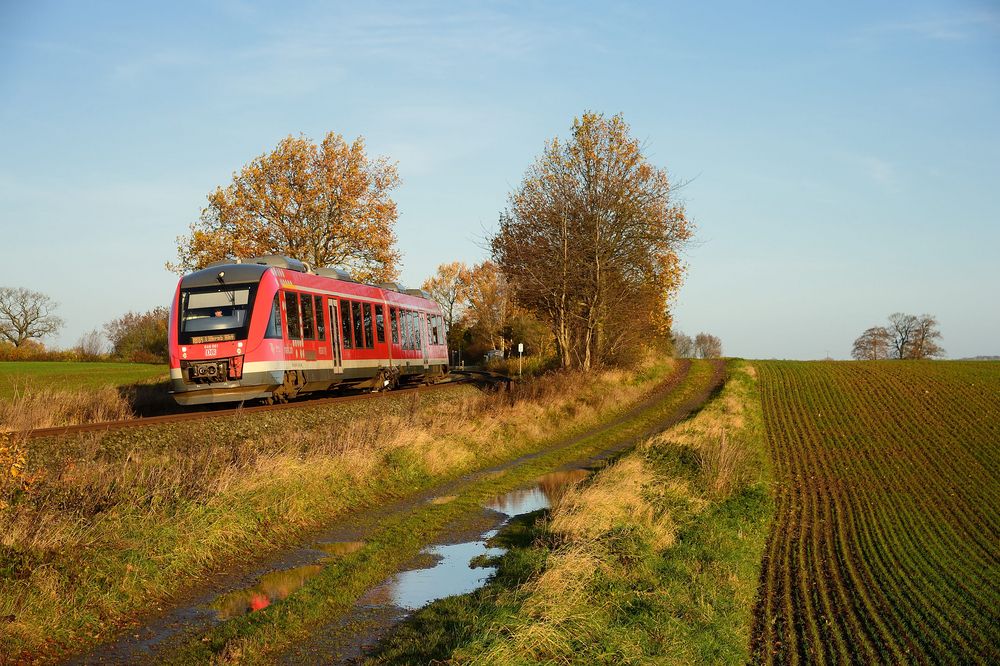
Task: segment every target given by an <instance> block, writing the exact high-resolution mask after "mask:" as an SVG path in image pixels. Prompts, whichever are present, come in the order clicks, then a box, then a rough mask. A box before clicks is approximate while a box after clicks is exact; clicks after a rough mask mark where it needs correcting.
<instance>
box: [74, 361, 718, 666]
mask: <svg viewBox="0 0 1000 666" xmlns="http://www.w3.org/2000/svg"><path fill="white" fill-rule="evenodd" d="M690 370H691V363H690V362H689V361H684V362H681V363H680V364H678V367H677V369H676V370H675V372H674V373H673V374H672V375H671V376H670V377H669V378H668V379H667V380H666V381H664V382H663V383H661V384H660V385H659V386H657V387H656V388H655V389H654V390H653V391H652V392H651V394H650V395H649V396H648V397H647V398H645V399H644V400H642V401H640V402H639V403H637V404H636V405H634V406H633V407H632V408H630V409H629V410H627V411H626V412H624V413H623V414H621V415H619V416H618V417H616V418H614V419H612V420H610V421H607V422H605V423H603V424H601V425H600V426H596V427H594V428H592V429H589V430H587V431H586V432H584V433H582V434H579V435H577V436H575V437H572V438H568V439H567V440H565V441H563V442H560V443H559V444H557V445H556V446H553V447H548V448H546V449H544V450H541V451H538V452H535V453H531V454H527V455H524V456H521V457H519V458H516V459H513V460H510V461H507V462H504V463H502V464H499V465H495V466H492V467H489V468H485V469H481V470H478V471H476V472H473V473H469V474H466V475H464V476H461V477H458V478H456V479H454V480H452V481H448V482H445V483H443V484H439V485H437V486H435V487H432V488H429V489H426V490H423V491H420V492H417V493H414V494H412V495H409V496H407V497H405V498H402V499H399V500H395V501H392V502H389V503H387V504H385V505H382V506H379V507H375V508H372V509H370V510H365V511H364V512H359V513H357V514H354V515H351V516H346V517H344V518H343V519H341V520H338V521H336V522H335V523H333V524H331V525H330V526H329V527H328V528H326V529H324V530H322V531H320V532H316V533H313V534H311V535H309V538H308V539H305V540H303V542H302V543H301V545H300V546H299V547H296V548H292V549H288V550H285V551H282V552H280V553H277V554H274V555H273V556H271V557H268V558H267V559H266V560H262V561H260V562H258V563H256V565H255V566H254V567H253V568H252V569H247V568H244V569H243V570H242V571H241V570H235V571H233V572H231V573H229V574H226V575H222V576H220V577H219V578H218V579H217V580H215V581H212V583H210V584H209V585H206V586H205V588H204V589H202V590H201V591H200V592H198V593H197V594H192V595H189V596H188V597H186V598H185V599H184V600H183V601H182V602H181V603H178V604H177V605H176V606H174V607H172V608H169V609H166V610H164V611H163V612H162V613H161V614H159V615H158V616H156V617H153V618H150V619H149V620H148V621H146V622H145V623H144V624H143V626H142V627H141V628H139V629H136V630H133V631H131V632H129V633H128V635H126V636H123V637H121V638H120V639H119V640H118V641H116V642H114V643H110V644H106V645H104V646H101V647H99V648H97V649H96V650H94V651H92V652H90V653H88V654H86V655H84V656H82V657H81V658H78V659H77V660H75V661H74V662H73V663H88V664H89V663H130V664H132V663H159V662H161V661H162V658H163V657H164V655H168V654H177V653H176V652H175V651H176V650H178V649H181V648H182V646H184V645H185V644H190V642H191V641H192V638H194V637H197V636H200V635H205V634H206V633H207V632H211V631H212V630H213V628H216V627H219V626H220V622H221V620H220V617H219V613H218V612H217V609H216V608H213V607H212V604H213V602H216V605H218V604H217V600H218V599H220V598H222V597H223V596H224V595H227V594H233V593H238V592H239V591H240V590H246V589H251V588H253V587H254V586H255V585H256V584H259V583H260V581H261V579H262V578H263V577H266V576H268V575H274V572H288V571H305V570H311V569H309V568H310V567H312V568H313V569H320V568H321V567H320V566H318V563H319V562H321V561H323V560H324V559H325V558H328V557H329V556H330V552H329V549H326V550H324V546H323V544H327V545H329V544H339V543H355V542H365V541H366V540H368V539H369V538H371V537H372V536H373V535H375V534H377V533H378V532H379V530H380V529H382V526H383V525H384V524H385V523H387V522H389V521H391V520H394V519H398V518H400V517H404V516H408V515H411V514H414V513H416V512H420V511H422V510H424V509H426V508H427V507H428V506H429V505H430V504H432V503H433V502H434V501H435V499H436V498H439V499H440V498H444V499H445V500H448V499H449V498H453V497H459V496H461V495H463V493H466V492H468V491H469V490H470V489H472V488H474V487H477V488H481V487H483V486H484V484H485V485H488V484H489V483H490V481H491V479H494V478H498V477H502V476H503V475H504V474H506V473H508V472H511V471H512V470H517V469H519V468H524V467H530V466H532V465H538V464H539V463H540V462H544V461H545V460H547V459H548V458H551V457H553V456H557V455H558V454H563V457H562V459H560V460H559V462H558V464H557V465H555V466H556V467H560V466H566V465H567V462H566V461H567V460H569V461H570V462H571V464H572V465H573V466H582V465H587V464H594V463H595V462H597V461H599V460H603V459H606V458H608V457H610V456H614V455H616V454H617V453H620V452H622V451H624V450H627V449H628V448H631V447H632V446H634V445H635V444H636V443H637V442H638V441H641V440H642V439H645V438H646V437H649V436H650V435H652V434H655V433H656V432H659V431H661V430H663V429H665V428H667V427H669V426H671V425H673V424H674V423H676V422H678V421H680V420H682V419H684V418H686V417H687V416H689V415H690V414H691V413H692V412H694V411H695V410H697V408H698V407H699V406H700V405H702V404H703V403H704V402H705V401H706V400H708V398H709V397H710V396H711V395H712V393H713V392H714V391H716V390H718V388H720V387H721V384H722V381H723V379H724V365H723V364H722V363H721V362H720V363H717V364H715V366H714V368H713V372H712V376H711V379H710V381H708V382H705V385H704V386H699V387H698V389H697V391H695V393H694V395H693V397H691V398H690V399H688V400H685V401H684V402H683V403H682V404H680V405H678V406H677V408H676V409H674V410H673V411H672V412H671V414H670V416H669V417H668V418H665V419H661V420H659V421H657V422H656V423H655V424H653V425H651V426H650V427H648V428H646V429H644V430H643V431H642V432H641V433H640V434H638V435H635V434H634V433H633V434H630V435H629V436H628V437H624V438H621V439H616V440H614V441H612V442H611V443H610V444H609V445H608V446H604V447H602V448H601V449H600V450H599V451H596V452H594V451H590V452H587V454H586V455H580V456H579V457H574V456H571V455H569V453H571V452H572V450H573V449H574V448H575V447H578V446H579V445H580V444H581V443H582V442H586V441H588V440H593V439H594V438H595V437H597V438H601V437H603V438H608V437H611V438H612V439H614V432H615V431H616V430H617V429H620V428H622V427H626V426H628V425H629V424H630V423H632V422H633V421H635V420H636V419H638V418H640V417H641V416H642V415H643V414H645V413H647V412H648V410H650V409H653V408H655V407H656V406H657V405H659V404H661V403H662V402H663V401H665V400H666V399H667V398H668V397H669V396H671V395H672V394H673V393H674V391H676V390H678V389H679V388H681V387H683V386H684V385H685V383H686V382H687V381H688V379H689V373H690ZM496 518H497V517H496V516H495V515H494V516H488V515H487V517H486V518H485V519H484V518H483V513H482V512H481V511H480V512H479V522H478V523H477V519H476V516H471V517H470V516H466V517H463V520H459V521H457V522H453V523H452V524H450V525H449V526H448V528H447V529H446V530H444V531H443V532H442V531H440V530H439V531H438V532H437V533H435V534H432V535H429V538H428V539H427V541H426V542H425V544H430V543H447V542H449V541H454V540H455V538H457V537H458V536H459V534H460V533H461V532H462V531H463V530H464V531H468V530H469V529H480V530H481V531H485V530H486V529H489V524H495V523H496ZM470 520H471V523H470ZM490 521H492V523H491V522H490ZM470 525H472V527H470ZM406 566H408V565H404V566H403V567H401V568H400V569H397V570H394V571H395V572H396V573H398V571H399V570H402V569H405V568H406ZM409 566H412V564H411V565H409ZM302 582H304V580H300V581H298V584H299V585H301V584H302ZM361 598H363V596H362V597H361ZM356 606H357V604H356ZM354 611H355V608H353V607H352V608H351V610H350V612H348V613H347V614H340V615H337V616H335V617H330V618H328V619H327V620H326V621H325V622H324V623H322V624H321V626H320V628H319V629H317V630H316V635H317V636H323V637H325V639H324V640H323V641H322V642H321V643H320V644H319V645H318V646H316V647H315V649H314V650H311V651H310V654H309V660H311V661H315V660H317V659H319V660H329V659H330V658H333V659H339V658H343V655H344V654H345V653H344V651H343V643H344V641H345V639H346V640H347V641H348V642H351V643H352V644H353V645H354V646H355V648H354V649H353V650H352V651H351V652H352V654H354V655H356V654H358V653H359V650H360V648H361V647H362V646H363V645H365V644H369V643H370V642H371V641H372V640H374V639H375V638H377V637H378V636H379V635H381V634H382V633H383V632H384V631H385V630H386V629H388V628H389V627H390V626H392V624H393V623H394V622H396V621H398V620H399V619H401V617H400V616H399V614H398V613H394V612H390V613H387V614H386V615H385V617H383V618H381V619H378V620H377V621H376V622H374V624H373V626H372V627H371V628H370V630H366V631H363V632H359V631H357V629H358V627H357V626H356V625H355V624H353V623H351V622H350V621H348V620H349V619H350V618H351V613H353V612H354ZM337 627H340V629H339V630H335V629H336V628H337ZM352 632H353V633H352ZM352 637H353V638H354V639H355V640H353V641H351V640H350V639H351V638H352ZM359 637H360V640H359V639H358V638H359ZM286 656H291V655H286Z"/></svg>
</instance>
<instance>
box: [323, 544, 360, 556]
mask: <svg viewBox="0 0 1000 666" xmlns="http://www.w3.org/2000/svg"><path fill="white" fill-rule="evenodd" d="M316 547H317V548H319V549H320V550H322V551H323V552H324V553H327V554H328V555H333V556H335V557H343V556H344V555H350V554H351V553H356V552H358V551H359V550H361V549H362V548H364V547H365V542H364V541H332V542H330V543H318V544H316Z"/></svg>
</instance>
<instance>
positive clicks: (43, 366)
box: [0, 361, 167, 400]
mask: <svg viewBox="0 0 1000 666" xmlns="http://www.w3.org/2000/svg"><path fill="white" fill-rule="evenodd" d="M157 378H159V379H166V378H167V367H166V366H165V365H148V364H143V363H82V362H74V361H3V362H0V400H10V399H12V398H13V397H14V395H15V393H17V392H21V391H24V389H25V388H26V387H30V388H31V389H32V390H39V389H43V388H57V389H61V390H63V389H64V390H73V389H92V388H98V387H102V386H123V385H125V384H134V383H136V382H141V381H146V380H152V379H157Z"/></svg>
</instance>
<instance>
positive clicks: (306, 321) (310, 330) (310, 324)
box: [302, 294, 316, 340]
mask: <svg viewBox="0 0 1000 666" xmlns="http://www.w3.org/2000/svg"><path fill="white" fill-rule="evenodd" d="M302 337H303V338H305V339H306V340H315V339H316V316H315V315H314V314H313V299H312V296H310V295H309V294H302Z"/></svg>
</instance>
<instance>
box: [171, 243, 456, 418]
mask: <svg viewBox="0 0 1000 666" xmlns="http://www.w3.org/2000/svg"><path fill="white" fill-rule="evenodd" d="M169 341H170V380H171V389H172V390H171V392H172V394H173V396H174V399H175V400H177V402H178V403H180V404H182V405H199V404H206V403H217V402H234V401H243V400H255V399H264V400H267V401H278V402H281V401H285V400H288V399H289V398H292V397H294V396H296V395H299V394H302V393H308V392H311V391H326V390H328V389H331V388H334V387H337V386H345V385H353V386H355V387H358V388H372V389H390V388H393V387H394V386H395V385H396V384H397V383H399V382H401V381H407V380H414V379H421V380H428V379H434V378H436V376H439V375H443V374H444V373H447V371H448V347H447V342H446V339H445V330H444V318H443V317H442V314H441V306H440V305H438V304H437V303H436V302H434V301H432V300H431V299H430V298H428V296H427V294H426V293H425V292H423V291H420V290H416V289H410V290H403V289H402V288H401V287H399V285H396V284H394V283H385V284H382V285H379V286H373V285H368V284H361V283H358V282H355V281H354V280H352V279H351V278H350V276H349V275H348V274H347V273H345V272H343V271H340V270H338V269H331V268H317V269H312V268H310V267H309V266H308V265H307V264H304V263H303V262H300V261H297V260H295V259H289V258H287V257H280V256H276V255H271V256H265V257H254V258H253V259H250V260H248V261H246V262H245V263H231V262H219V263H216V264H212V265H210V266H209V267H207V268H205V269H203V270H200V271H197V272H195V273H191V274H190V275H185V276H184V277H182V278H181V280H180V282H179V283H178V285H177V291H176V292H175V293H174V300H173V303H172V305H171V308H170V325H169Z"/></svg>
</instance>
